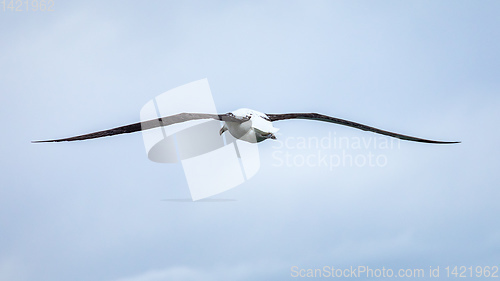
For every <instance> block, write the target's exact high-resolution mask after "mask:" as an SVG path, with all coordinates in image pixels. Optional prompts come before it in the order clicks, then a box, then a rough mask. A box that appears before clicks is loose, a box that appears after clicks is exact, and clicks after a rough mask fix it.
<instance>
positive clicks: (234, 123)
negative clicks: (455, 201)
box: [32, 108, 460, 144]
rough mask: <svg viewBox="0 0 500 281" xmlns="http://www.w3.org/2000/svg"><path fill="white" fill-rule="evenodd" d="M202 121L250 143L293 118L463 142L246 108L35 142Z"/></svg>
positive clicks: (395, 135)
mask: <svg viewBox="0 0 500 281" xmlns="http://www.w3.org/2000/svg"><path fill="white" fill-rule="evenodd" d="M200 119H215V120H220V121H222V122H224V125H223V126H222V128H221V129H220V132H219V133H220V135H222V134H223V133H224V132H225V131H229V133H230V134H231V135H232V136H233V137H235V138H236V139H240V140H242V141H246V142H250V143H257V142H262V141H264V140H267V139H276V135H275V134H276V132H277V131H278V129H277V128H275V127H274V126H273V122H276V121H281V120H289V119H307V120H317V121H323V122H329V123H334V124H339V125H344V126H349V127H353V128H356V129H360V130H363V131H370V132H374V133H377V134H381V135H385V136H389V137H393V138H398V139H402V140H407V141H415V142H423V143H434V144H453V143H460V142H459V141H435V140H428V139H422V138H417V137H411V136H407V135H402V134H398V133H393V132H389V131H384V130H381V129H377V128H374V127H370V126H367V125H363V124H360V123H356V122H352V121H348V120H344V119H339V118H335V117H331V116H327V115H323V114H318V113H284V114H266V113H262V112H258V111H255V110H251V109H246V108H242V109H238V110H236V111H233V112H230V113H226V114H207V113H179V114H175V115H171V116H166V117H160V118H157V119H153V120H149V121H144V122H138V123H134V124H130V125H125V126H121V127H116V128H113V129H109V130H104V131H99V132H95V133H90V134H85V135H79V136H75V137H69V138H63V139H53V140H42V141H32V142H33V143H42V142H63V141H80V140H88V139H96V138H101V137H108V136H114V135H120V134H128V133H133V132H138V131H144V130H149V129H153V128H157V127H163V126H169V125H173V124H177V123H181V122H187V121H191V120H200Z"/></svg>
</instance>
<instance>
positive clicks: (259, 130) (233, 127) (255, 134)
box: [219, 108, 279, 143]
mask: <svg viewBox="0 0 500 281" xmlns="http://www.w3.org/2000/svg"><path fill="white" fill-rule="evenodd" d="M231 114H232V115H233V116H234V117H235V118H237V119H245V118H248V121H245V122H242V123H239V122H234V121H224V126H222V129H221V130H220V131H219V133H220V134H221V135H222V134H223V133H224V132H225V131H226V130H227V131H229V133H230V134H231V135H232V136H233V137H235V138H236V139H239V140H243V141H246V142H250V143H257V142H261V141H264V140H266V139H276V135H275V133H276V132H278V130H279V129H277V128H275V127H274V126H273V124H272V122H271V121H270V120H269V117H267V115H266V114H264V113H262V112H259V111H256V110H251V109H248V108H240V109H238V110H235V111H233V112H231Z"/></svg>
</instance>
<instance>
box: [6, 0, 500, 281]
mask: <svg viewBox="0 0 500 281" xmlns="http://www.w3.org/2000/svg"><path fill="white" fill-rule="evenodd" d="M54 8H55V11H54V12H31V11H23V12H12V11H5V12H1V13H0V34H2V40H1V41H0V77H1V78H0V79H1V80H0V81H1V83H0V92H1V95H0V104H1V105H2V110H1V111H0V114H1V117H2V120H4V123H3V132H4V134H3V137H2V139H1V146H0V149H1V155H2V157H1V158H0V167H1V169H2V171H3V172H2V176H1V177H0V280H12V281H18V280H103V281H118V280H120V281H124V280H127V281H131V280H134V281H153V280H154V281H159V280H200V279H201V278H203V279H204V280H260V279H267V280H288V279H297V278H291V267H292V266H298V267H299V268H317V267H320V268H321V267H323V266H335V267H338V268H347V267H349V266H359V265H361V266H370V267H373V268H381V267H382V266H384V267H385V268H392V269H394V270H397V269H400V268H411V269H415V268H425V269H428V268H429V266H432V267H436V266H441V268H443V267H445V266H454V265H459V266H460V265H465V266H492V265H497V266H498V265H499V261H500V225H499V224H498V217H497V214H498V213H499V211H500V207H499V205H498V200H499V199H500V191H499V189H498V184H497V183H498V180H499V174H498V171H497V170H498V163H499V162H498V161H499V160H498V159H499V156H500V153H499V150H498V149H496V145H497V143H496V142H497V140H498V138H499V137H500V135H499V132H498V130H496V128H497V127H498V121H499V120H500V113H499V111H498V109H499V108H500V96H499V95H498V92H499V89H500V81H499V79H498V75H499V73H500V69H499V66H500V55H499V53H498V50H499V49H500V44H499V43H500V42H499V40H500V39H499V38H500V34H499V30H500V20H499V19H498V11H499V9H500V4H499V3H498V2H497V1H481V2H480V3H476V2H474V3H473V2H471V1H438V2H437V1H377V2H373V1H312V2H310V1H308V2H306V1H302V2H299V1H282V2H279V1H275V2H272V3H266V2H263V1H257V2H252V3H250V2H229V3H228V2H226V1H220V2H215V1H214V2H210V3H206V2H201V1H200V2H196V1H191V2H185V3H180V2H178V3H173V2H172V1H165V2H164V3H139V2H130V3H123V2H122V1H107V2H102V1H65V2H62V1H56V2H55V6H54ZM203 78H208V81H209V83H210V87H211V91H212V94H213V96H214V100H215V103H216V106H217V108H218V110H219V111H221V112H228V111H232V110H235V109H237V108H241V107H247V108H252V109H255V110H258V111H261V112H267V113H284V112H319V113H324V114H328V115H333V116H336V117H340V118H346V119H349V120H353V121H357V122H361V123H365V124H368V125H372V126H377V127H380V128H382V129H386V130H393V131H396V132H400V133H403V134H410V135H415V136H419V137H424V138H430V139H440V140H460V141H462V143H461V144H459V145H450V146H437V145H426V144H418V143H409V142H401V143H399V145H398V146H397V147H392V148H389V149H384V148H380V147H378V148H377V147H368V148H361V149H358V148H352V147H350V148H349V147H348V148H345V149H343V150H341V149H323V148H319V149H318V148H317V147H314V146H308V147H307V146H306V147H303V148H302V147H297V146H294V147H291V148H289V149H286V148H282V147H281V148H280V147H279V145H278V143H277V142H274V143H273V142H271V141H266V142H264V143H262V144H260V146H259V149H260V158H261V161H262V162H261V167H260V171H259V172H258V174H257V175H256V176H255V177H254V178H252V179H251V180H249V181H247V182H245V183H244V184H242V185H240V186H238V187H236V188H234V189H232V190H230V191H228V192H226V193H223V194H220V195H218V196H216V197H215V198H216V199H221V200H212V201H202V202H187V201H184V200H177V199H185V198H189V191H188V187H187V184H186V179H185V177H184V175H183V171H182V167H181V166H180V165H167V164H156V163H153V162H151V161H149V160H148V158H147V156H146V153H145V151H144V146H143V143H142V137H141V134H130V135H122V136H116V137H110V138H105V139H99V140H93V141H84V142H76V143H58V144H36V145H35V144H31V143H30V141H31V140H35V139H47V138H57V137H67V136H72V135H76V134H81V133H88V132H92V131H95V130H101V129H107V128H111V127H115V126H119V125H124V124H129V123H133V122H137V121H139V111H140V109H141V107H142V106H143V105H144V104H145V103H146V102H148V101H149V100H151V99H152V98H154V97H155V96H157V95H159V94H161V93H163V92H165V91H167V90H169V89H172V88H175V87H177V86H180V85H183V84H186V83H189V82H192V81H195V80H199V79H203ZM276 126H277V127H279V128H280V132H279V133H280V134H279V135H278V137H279V138H280V140H282V141H286V140H287V139H291V140H292V141H294V140H297V139H299V138H308V137H311V136H312V137H318V138H322V137H327V136H329V134H330V135H333V136H334V137H347V138H350V139H351V140H352V139H353V138H360V139H365V140H367V141H369V140H373V139H375V138H376V139H378V136H376V135H373V134H371V133H368V132H362V131H357V130H354V129H352V128H346V127H339V126H336V125H332V124H326V123H319V122H311V121H282V123H281V122H280V123H277V124H276ZM382 139H383V138H382ZM381 141H382V140H381ZM276 151H278V152H279V153H289V154H290V157H292V159H299V160H300V159H301V158H304V157H307V156H309V155H315V154H317V153H324V154H327V155H342V154H341V153H342V152H344V153H346V154H349V155H352V156H354V157H355V156H357V155H367V153H373V154H376V155H383V157H385V159H387V164H386V165H384V166H383V167H379V166H376V167H369V166H366V165H365V166H362V167H358V166H352V165H341V166H339V167H335V169H330V168H329V167H318V166H316V167H310V166H307V165H303V166H300V165H288V166H287V165H278V164H277V161H276V158H275V157H273V155H277V154H276ZM318 151H319V152H318ZM273 153H274V154H273ZM280 155H283V154H280ZM441 273H442V274H444V270H442V271H441Z"/></svg>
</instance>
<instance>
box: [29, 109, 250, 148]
mask: <svg viewBox="0 0 500 281" xmlns="http://www.w3.org/2000/svg"><path fill="white" fill-rule="evenodd" d="M198 119H215V120H221V121H231V122H240V123H241V122H244V121H247V120H248V118H237V117H235V116H234V115H233V114H232V113H226V114H206V113H179V114H176V115H171V116H167V117H161V118H158V119H153V120H149V121H144V122H139V123H134V124H130V125H125V126H121V127H117V128H113V129H109V130H104V131H99V132H95V133H90V134H85V135H80V136H75V137H70V138H64V139H54V140H43V141H32V143H40V142H62V141H79V140H88V139H96V138H102V137H109V136H114V135H120V134H128V133H133V132H137V131H144V130H149V129H153V128H157V127H163V126H168V125H172V124H177V123H181V122H186V121H191V120H198Z"/></svg>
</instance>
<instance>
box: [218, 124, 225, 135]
mask: <svg viewBox="0 0 500 281" xmlns="http://www.w3.org/2000/svg"><path fill="white" fill-rule="evenodd" d="M226 130H227V128H226V126H224V127H222V128H220V131H219V135H221V136H222V133H224V132H225V131H226Z"/></svg>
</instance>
